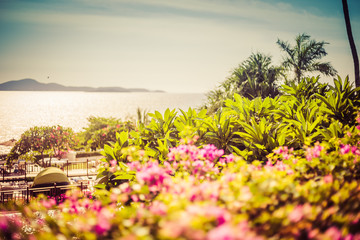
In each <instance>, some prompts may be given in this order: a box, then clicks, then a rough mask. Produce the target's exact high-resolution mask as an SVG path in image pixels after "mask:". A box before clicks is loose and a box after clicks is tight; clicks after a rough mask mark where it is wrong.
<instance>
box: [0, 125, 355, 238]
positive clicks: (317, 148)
mask: <svg viewBox="0 0 360 240" xmlns="http://www.w3.org/2000/svg"><path fill="white" fill-rule="evenodd" d="M359 120H360V119H359ZM359 140H360V130H358V128H352V129H350V130H349V132H348V134H346V135H345V137H344V138H341V139H337V140H336V141H334V143H335V144H329V143H327V142H325V143H316V144H315V145H313V146H305V147H304V148H303V149H300V150H294V149H292V148H288V147H286V146H281V147H279V148H277V149H275V150H274V151H273V152H272V153H271V154H269V155H268V158H267V159H268V160H267V163H266V164H261V162H259V161H254V162H252V163H247V162H246V161H245V160H243V159H242V158H240V157H237V156H234V155H231V154H230V155H224V151H223V150H219V149H217V148H216V147H214V146H213V145H204V146H200V147H197V146H195V145H194V143H193V142H191V141H190V142H188V143H187V144H186V141H185V142H184V141H182V143H183V144H182V145H179V146H178V147H174V148H171V149H169V154H168V158H167V160H165V161H158V160H156V159H152V158H151V157H149V156H147V155H146V154H145V153H144V151H143V150H139V149H137V148H134V147H131V146H130V147H128V148H125V149H123V150H122V152H123V153H126V155H127V156H128V157H127V161H126V162H125V163H124V164H125V165H126V167H127V169H128V171H132V172H135V177H134V178H133V180H129V181H125V182H123V183H121V184H119V185H118V186H116V187H113V188H111V189H110V190H109V191H106V190H97V191H96V192H94V193H92V195H84V194H82V193H81V192H79V191H75V192H71V193H70V192H69V193H68V194H67V197H65V200H64V201H63V202H61V203H58V204H56V201H54V200H53V199H46V198H41V199H38V200H37V201H31V203H30V204H29V205H27V206H23V207H22V208H20V209H19V210H20V212H21V214H20V215H15V216H12V217H8V216H2V217H1V218H0V234H1V235H0V236H1V237H2V238H5V239H269V238H271V239H360V230H359V229H360V201H359V200H360V184H359V178H360V161H359V154H360V149H359V146H360V145H359V144H360V141H359ZM114 167H115V169H113V171H115V172H116V171H123V170H120V169H121V168H120V167H119V163H118V162H117V161H109V164H108V166H106V168H108V170H109V171H110V169H111V168H114Z"/></svg>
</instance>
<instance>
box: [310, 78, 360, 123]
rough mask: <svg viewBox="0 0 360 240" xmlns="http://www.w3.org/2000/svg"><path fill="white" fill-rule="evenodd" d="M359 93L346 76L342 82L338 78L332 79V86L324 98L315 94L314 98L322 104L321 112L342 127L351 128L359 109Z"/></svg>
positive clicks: (359, 89) (358, 89)
mask: <svg viewBox="0 0 360 240" xmlns="http://www.w3.org/2000/svg"><path fill="white" fill-rule="evenodd" d="M359 91H360V88H353V86H352V84H351V83H350V81H349V77H348V76H347V77H346V78H345V80H344V81H342V79H341V78H340V76H338V78H337V79H334V86H331V87H330V90H329V91H328V92H326V94H325V96H323V95H320V94H316V97H317V98H318V99H320V100H321V101H322V103H323V107H322V108H321V110H322V111H325V112H326V113H328V114H329V116H330V117H331V118H333V119H335V120H339V121H340V122H341V123H342V124H344V125H350V126H353V125H354V124H355V117H356V114H357V110H358V108H359V107H360V95H359V94H358V92H359Z"/></svg>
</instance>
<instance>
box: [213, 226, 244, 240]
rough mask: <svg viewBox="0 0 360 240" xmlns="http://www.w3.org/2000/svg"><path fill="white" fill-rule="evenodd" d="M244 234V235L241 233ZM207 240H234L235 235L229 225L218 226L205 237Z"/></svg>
mask: <svg viewBox="0 0 360 240" xmlns="http://www.w3.org/2000/svg"><path fill="white" fill-rule="evenodd" d="M242 234H245V233H242ZM206 239H207V240H220V239H222V240H235V239H237V238H236V234H235V231H234V229H233V227H232V226H231V225H230V224H223V225H220V226H218V227H216V228H214V229H212V230H211V231H209V233H208V235H207V238H206Z"/></svg>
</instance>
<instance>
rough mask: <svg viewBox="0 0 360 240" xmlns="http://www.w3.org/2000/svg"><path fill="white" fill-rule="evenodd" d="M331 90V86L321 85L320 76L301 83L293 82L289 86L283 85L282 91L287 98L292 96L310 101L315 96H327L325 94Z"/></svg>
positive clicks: (303, 80) (305, 79)
mask: <svg viewBox="0 0 360 240" xmlns="http://www.w3.org/2000/svg"><path fill="white" fill-rule="evenodd" d="M328 90H329V84H327V83H320V82H319V76H318V77H311V78H308V77H306V78H302V79H301V81H300V82H299V83H295V82H293V81H290V82H288V83H287V84H283V85H281V88H280V91H281V92H282V93H283V94H284V95H285V96H291V97H295V98H301V99H306V100H309V99H310V98H311V97H312V96H314V95H315V94H319V95H321V96H325V93H326V92H327V91H328Z"/></svg>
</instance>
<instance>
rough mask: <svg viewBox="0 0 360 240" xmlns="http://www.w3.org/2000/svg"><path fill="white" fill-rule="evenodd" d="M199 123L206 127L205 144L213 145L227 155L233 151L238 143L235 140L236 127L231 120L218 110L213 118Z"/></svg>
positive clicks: (236, 139) (237, 140)
mask: <svg viewBox="0 0 360 240" xmlns="http://www.w3.org/2000/svg"><path fill="white" fill-rule="evenodd" d="M201 122H202V123H204V124H205V126H206V133H205V136H204V138H205V142H206V143H208V144H214V145H215V146H216V147H217V148H220V149H223V150H224V151H225V153H227V154H228V153H232V152H234V151H235V149H236V145H237V143H239V142H240V141H239V139H238V138H236V131H237V127H236V126H235V124H234V119H233V118H231V117H230V116H229V115H227V114H225V113H223V112H222V111H221V110H219V111H217V113H216V114H215V115H214V116H213V117H208V118H206V119H204V120H201Z"/></svg>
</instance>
